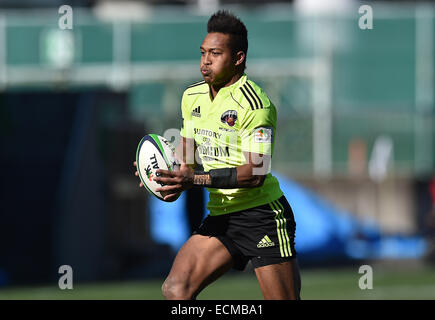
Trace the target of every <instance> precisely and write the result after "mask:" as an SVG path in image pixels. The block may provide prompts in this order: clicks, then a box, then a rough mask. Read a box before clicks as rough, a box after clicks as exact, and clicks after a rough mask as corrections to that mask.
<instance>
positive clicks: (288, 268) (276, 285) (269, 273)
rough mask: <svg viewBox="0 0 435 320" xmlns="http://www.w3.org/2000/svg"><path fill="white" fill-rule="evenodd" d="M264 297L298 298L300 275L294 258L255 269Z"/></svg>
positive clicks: (278, 298) (277, 298)
mask: <svg viewBox="0 0 435 320" xmlns="http://www.w3.org/2000/svg"><path fill="white" fill-rule="evenodd" d="M255 274H256V276H257V279H258V283H259V284H260V288H261V291H262V293H263V296H264V298H265V299H272V300H288V299H291V300H298V299H300V290H301V277H300V273H299V265H298V261H297V259H296V258H294V259H291V260H289V261H286V262H282V263H277V264H270V265H266V266H263V267H259V268H256V269H255Z"/></svg>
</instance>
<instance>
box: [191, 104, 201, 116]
mask: <svg viewBox="0 0 435 320" xmlns="http://www.w3.org/2000/svg"><path fill="white" fill-rule="evenodd" d="M192 116H194V117H198V118H201V106H198V107H197V108H195V109H193V111H192Z"/></svg>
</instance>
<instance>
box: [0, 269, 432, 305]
mask: <svg viewBox="0 0 435 320" xmlns="http://www.w3.org/2000/svg"><path fill="white" fill-rule="evenodd" d="M301 276H302V292H301V296H302V299H314V300H317V299H321V300H323V299H333V300H335V299H351V300H353V299H361V300H365V299H371V300H377V299H388V300H394V299H435V268H430V267H420V268H407V269H404V268H393V267H391V266H390V267H388V268H378V267H376V266H373V289H371V290H370V289H367V290H361V289H360V288H359V286H358V281H359V278H360V277H361V276H362V275H361V274H359V273H358V267H355V268H340V269H324V270H322V269H318V270H312V269H311V270H302V272H301ZM162 281H163V280H150V281H136V282H122V283H104V284H100V283H98V284H80V283H77V284H74V288H73V289H72V290H60V289H59V288H58V287H57V283H56V284H54V285H53V286H44V287H26V288H7V289H0V299H1V300H4V299H32V300H38V299H85V300H88V299H132V300H133V299H134V300H136V299H153V300H158V299H163V297H162V295H161V292H160V287H161V284H162ZM198 299H199V300H201V299H203V300H204V299H205V300H214V299H216V300H220V299H224V300H233V299H234V300H245V299H246V300H251V299H252V300H257V299H263V297H262V295H261V292H260V288H259V286H258V284H257V281H256V278H255V275H254V273H253V271H251V272H244V273H229V274H227V275H225V276H223V277H222V278H221V279H219V280H218V281H217V282H215V283H213V284H212V285H210V286H209V287H208V288H206V289H205V290H204V291H203V292H202V293H201V294H200V295H199V296H198Z"/></svg>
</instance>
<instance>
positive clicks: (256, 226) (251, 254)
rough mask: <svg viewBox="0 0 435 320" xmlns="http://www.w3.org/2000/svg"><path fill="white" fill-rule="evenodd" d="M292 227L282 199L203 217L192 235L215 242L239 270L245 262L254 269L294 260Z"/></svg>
mask: <svg viewBox="0 0 435 320" xmlns="http://www.w3.org/2000/svg"><path fill="white" fill-rule="evenodd" d="M295 231H296V223H295V219H294V216H293V211H292V209H291V207H290V205H289V203H288V202H287V199H286V198H285V196H282V197H281V198H279V199H277V200H275V201H272V202H271V203H268V204H265V205H261V206H258V207H254V208H251V209H246V210H242V211H238V212H234V213H228V214H223V215H219V216H210V215H209V216H207V218H205V220H204V221H203V223H202V224H201V225H200V226H199V228H198V229H197V230H196V231H195V232H194V233H193V234H200V235H204V236H210V237H216V238H218V239H219V240H220V241H221V242H222V243H223V244H224V245H225V247H226V248H227V249H228V251H229V252H230V254H231V256H232V257H233V260H234V266H233V268H234V269H237V270H243V269H245V267H246V264H247V263H248V261H249V260H251V263H252V265H253V267H254V268H258V267H262V266H266V265H270V264H276V263H281V262H284V261H289V260H291V259H293V258H295V257H296V250H295V243H294V239H295Z"/></svg>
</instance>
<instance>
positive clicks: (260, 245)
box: [257, 236, 275, 248]
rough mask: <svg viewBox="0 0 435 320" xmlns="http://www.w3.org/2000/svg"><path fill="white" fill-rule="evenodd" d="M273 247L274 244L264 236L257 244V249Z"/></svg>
mask: <svg viewBox="0 0 435 320" xmlns="http://www.w3.org/2000/svg"><path fill="white" fill-rule="evenodd" d="M274 245H275V242H273V241H271V240H270V238H269V237H268V236H264V237H263V239H261V240H260V242H259V243H258V244H257V248H267V247H273V246H274Z"/></svg>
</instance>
